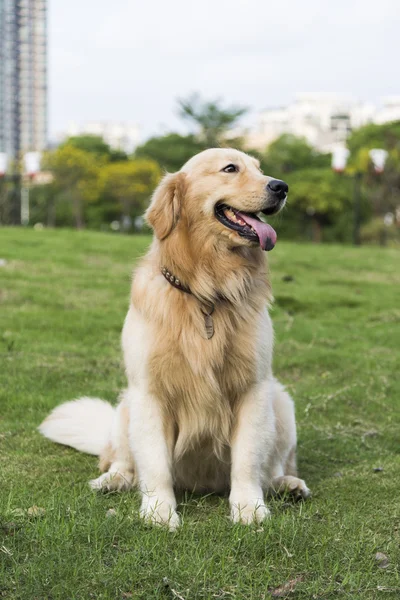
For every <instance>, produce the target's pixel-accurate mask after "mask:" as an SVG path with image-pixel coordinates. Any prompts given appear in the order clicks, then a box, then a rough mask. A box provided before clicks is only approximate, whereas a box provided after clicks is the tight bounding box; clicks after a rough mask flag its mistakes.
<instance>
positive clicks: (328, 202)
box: [285, 169, 352, 242]
mask: <svg viewBox="0 0 400 600" xmlns="http://www.w3.org/2000/svg"><path fill="white" fill-rule="evenodd" d="M286 181H287V182H288V184H289V197H288V211H287V212H288V216H289V215H290V214H292V215H294V218H295V219H296V220H298V221H299V220H300V221H302V222H303V223H306V222H307V221H308V222H310V223H311V226H312V237H313V240H314V241H316V242H320V241H322V233H323V227H326V226H329V225H330V226H332V225H333V224H334V223H335V222H337V221H338V219H341V218H342V217H344V218H345V219H346V222H348V224H349V227H348V226H346V231H349V232H350V231H351V226H352V204H351V202H352V181H351V180H350V179H349V178H348V177H346V176H341V175H338V174H337V173H334V172H333V171H332V170H331V169H304V170H299V171H296V172H293V173H291V174H290V176H289V177H287V179H286ZM300 216H301V218H300ZM285 218H286V217H285ZM340 237H342V239H343V238H345V237H346V236H345V235H343V236H340Z"/></svg>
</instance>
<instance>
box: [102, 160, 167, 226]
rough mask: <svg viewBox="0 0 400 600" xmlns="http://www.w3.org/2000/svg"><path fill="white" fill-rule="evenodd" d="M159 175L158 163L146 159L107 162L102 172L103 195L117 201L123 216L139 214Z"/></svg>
mask: <svg viewBox="0 0 400 600" xmlns="http://www.w3.org/2000/svg"><path fill="white" fill-rule="evenodd" d="M160 177H161V170H160V167H159V166H158V164H157V163H156V162H154V161H152V160H148V159H136V160H128V161H124V162H116V163H109V164H108V165H106V166H105V168H104V169H103V172H102V179H103V185H104V193H105V195H108V196H111V197H112V198H114V199H115V200H117V202H118V203H119V209H120V212H121V213H122V214H123V215H124V216H129V217H135V216H137V215H140V214H141V213H142V212H143V211H144V209H145V206H146V203H147V200H148V199H149V196H150V195H151V193H152V192H153V190H154V188H155V187H156V185H157V183H158V182H159V180H160Z"/></svg>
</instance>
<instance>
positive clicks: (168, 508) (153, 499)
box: [140, 496, 181, 531]
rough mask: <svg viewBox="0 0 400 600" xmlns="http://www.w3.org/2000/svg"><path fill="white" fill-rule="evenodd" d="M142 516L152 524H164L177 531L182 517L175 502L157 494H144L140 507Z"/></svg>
mask: <svg viewBox="0 0 400 600" xmlns="http://www.w3.org/2000/svg"><path fill="white" fill-rule="evenodd" d="M140 516H141V517H142V519H144V520H145V521H146V523H150V524H151V525H164V526H167V527H168V529H169V530H170V531H175V529H177V528H178V527H179V525H180V522H181V520H180V517H179V515H178V513H177V512H176V510H175V506H174V504H172V503H171V502H169V501H168V500H161V499H160V498H158V497H157V496H150V497H149V496H144V497H143V500H142V506H141V507H140Z"/></svg>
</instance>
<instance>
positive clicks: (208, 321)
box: [204, 315, 214, 340]
mask: <svg viewBox="0 0 400 600" xmlns="http://www.w3.org/2000/svg"><path fill="white" fill-rule="evenodd" d="M204 325H205V326H206V336H207V339H208V340H210V339H211V338H212V336H213V335H214V323H213V319H212V316H211V315H204Z"/></svg>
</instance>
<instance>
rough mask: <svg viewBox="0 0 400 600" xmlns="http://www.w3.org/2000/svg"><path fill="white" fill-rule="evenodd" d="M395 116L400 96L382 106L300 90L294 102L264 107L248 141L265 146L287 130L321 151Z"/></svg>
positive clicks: (398, 113)
mask: <svg viewBox="0 0 400 600" xmlns="http://www.w3.org/2000/svg"><path fill="white" fill-rule="evenodd" d="M394 120H400V97H393V98H387V99H384V100H383V106H382V108H377V107H376V106H374V105H373V104H366V103H360V102H356V101H355V100H354V99H352V98H350V97H345V96H335V95H332V94H323V93H307V94H306V93H304V94H297V96H296V98H295V101H294V102H293V103H292V104H289V105H288V106H286V107H284V108H271V109H268V110H265V111H263V112H262V113H261V115H260V122H259V125H258V127H257V128H256V129H255V130H254V131H253V132H251V133H249V134H248V135H247V143H248V146H249V147H253V148H260V149H263V148H265V147H266V146H268V145H269V144H270V143H271V142H273V141H274V140H276V139H277V138H278V137H280V136H281V135H283V134H285V133H287V134H292V135H295V136H298V137H303V138H305V139H306V140H307V142H308V143H309V144H310V145H311V146H313V147H314V148H316V149H317V150H319V151H321V152H331V151H332V150H333V148H335V147H337V145H343V144H344V143H345V141H346V139H347V137H348V136H349V134H350V133H351V131H352V130H353V129H357V128H358V127H362V126H363V125H366V124H368V123H378V124H380V123H386V122H388V121H394Z"/></svg>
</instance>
